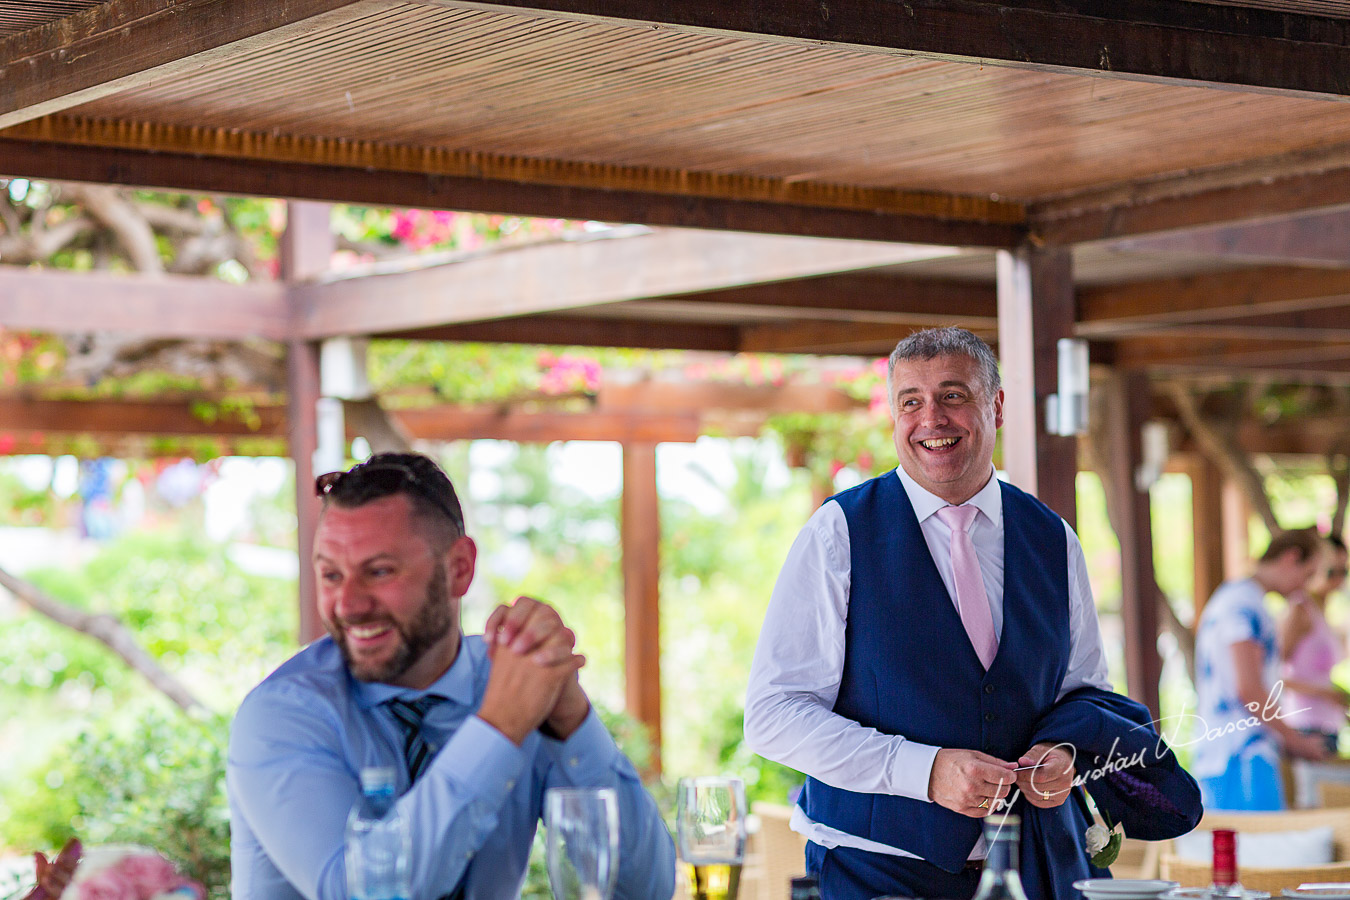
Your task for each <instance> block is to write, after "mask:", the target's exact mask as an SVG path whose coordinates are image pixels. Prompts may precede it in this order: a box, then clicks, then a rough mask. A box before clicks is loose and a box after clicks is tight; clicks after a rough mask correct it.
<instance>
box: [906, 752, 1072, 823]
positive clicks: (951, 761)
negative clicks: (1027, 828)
mask: <svg viewBox="0 0 1350 900" xmlns="http://www.w3.org/2000/svg"><path fill="white" fill-rule="evenodd" d="M1025 766H1036V768H1026V769H1023V771H1020V772H1019V771H1016V770H1017V769H1018V768H1019V767H1025ZM1075 775H1076V773H1075V772H1074V766H1073V748H1072V747H1069V746H1068V745H1065V744H1037V745H1035V746H1034V747H1032V748H1031V749H1030V750H1028V751H1027V752H1026V753H1025V754H1024V755H1022V756H1021V757H1020V758H1019V759H1018V760H1017V762H1007V761H1005V760H1001V759H998V758H997V757H994V756H990V755H989V754H987V753H980V752H978V751H976V750H954V749H942V750H939V751H938V752H937V756H936V757H935V758H934V760H933V771H932V774H931V775H930V776H929V781H928V797H929V799H931V800H932V801H933V802H934V803H937V804H938V805H940V806H945V807H946V808H947V809H950V810H952V811H954V812H958V813H961V815H963V816H970V817H972V818H976V819H981V818H984V817H985V816H987V815H989V814H990V813H991V812H996V811H998V810H1000V809H1002V808H1003V805H1004V804H1011V803H1012V801H1013V800H1015V799H1016V796H1015V795H1013V790H1014V788H1016V790H1017V792H1018V793H1020V794H1022V795H1023V796H1025V797H1026V798H1027V802H1028V803H1030V804H1031V805H1032V806H1036V807H1039V808H1041V809H1050V808H1053V807H1056V806H1059V805H1060V804H1061V803H1063V802H1064V801H1065V800H1066V799H1068V796H1069V790H1070V788H1072V787H1073V781H1074V777H1075ZM999 801H1003V803H1002V804H1001V803H1000V802H999Z"/></svg>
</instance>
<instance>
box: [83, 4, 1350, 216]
mask: <svg viewBox="0 0 1350 900" xmlns="http://www.w3.org/2000/svg"><path fill="white" fill-rule="evenodd" d="M1346 5H1347V6H1350V0H1348V2H1347V3H1346ZM1291 8H1292V6H1291ZM70 112H71V113H72V114H73V115H75V116H78V117H82V118H90V119H105V120H126V121H134V122H148V123H162V124H167V125H174V126H179V127H189V126H204V127H205V128H207V129H238V130H240V131H243V132H252V133H258V134H275V135H294V136H300V137H310V138H340V139H344V140H354V141H370V142H375V143H379V144H385V145H404V146H411V147H425V148H431V149H435V150H440V151H448V152H454V153H484V154H499V155H502V156H508V157H513V158H521V159H539V160H547V159H558V160H568V161H571V162H576V163H585V164H596V165H614V166H632V167H649V168H653V169H663V170H671V171H687V172H704V173H710V174H719V175H750V176H756V177H761V178H769V179H778V180H781V181H784V182H787V183H791V182H795V181H813V182H822V183H829V184H852V185H859V186H864V187H874V188H883V189H900V190H917V191H931V192H938V193H950V194H960V195H973V196H979V195H984V196H997V197H1001V198H1003V199H1006V200H1012V201H1018V202H1022V201H1029V200H1035V199H1039V198H1045V197H1049V196H1054V195H1057V194H1060V193H1067V192H1073V191H1079V190H1085V189H1090V188H1094V187H1099V186H1104V185H1111V184H1116V183H1121V182H1126V181H1130V180H1133V179H1139V178H1147V177H1153V176H1156V175H1158V174H1160V173H1176V172H1186V171H1191V170H1195V169H1200V168H1207V167H1217V166H1223V165H1228V164H1236V163H1241V162H1244V161H1246V160H1251V159H1262V158H1268V157H1277V156H1279V155H1281V154H1285V153H1289V152H1293V151H1306V150H1315V149H1324V148H1331V147H1339V146H1341V145H1350V105H1348V104H1339V103H1327V102H1323V101H1316V100H1302V99H1290V98H1284V97H1274V96H1267V95H1259V94H1246V93H1238V92H1229V91H1212V90H1207V89H1203V88H1183V87H1175V86H1168V85H1157V84H1145V83H1140V82H1132V81H1118V80H1106V79H1099V78H1088V77H1078V76H1070V75H1060V74H1047V73H1040V72H1032V71H1023V70H1014V69H1008V68H999V67H981V66H975V65H969V64H961V63H950V62H939V61H932V60H920V59H906V58H902V57H891V56H880V55H872V54H861V53H850V52H846V51H840V50H835V49H824V48H817V47H804V46H792V45H787V44H774V43H766V42H757V41H748V40H733V39H728V38H723V37H717V36H709V35H699V34H684V33H678V32H672V31H667V30H651V29H641V28H634V27H630V26H622V25H608V24H596V23H583V22H573V21H566V20H561V19H556V20H554V19H550V20H545V19H530V18H528V17H526V16H522V15H514V14H499V13H487V12H480V11H473V10H454V9H445V8H438V7H426V6H419V5H410V4H400V5H393V6H381V7H378V8H375V9H373V10H372V11H371V12H370V13H369V14H367V15H365V16H363V17H361V18H359V19H357V20H356V21H353V22H351V23H348V24H345V25H343V26H340V27H335V28H329V29H321V30H316V31H314V32H312V33H308V34H303V35H298V36H295V37H291V38H288V39H286V40H284V41H278V42H275V43H273V44H271V45H267V44H266V43H262V44H260V45H258V46H255V47H253V48H250V49H248V50H245V51H241V52H239V53H237V54H233V55H231V56H229V57H228V58H225V59H222V60H220V61H217V62H213V63H210V64H207V65H204V66H203V67H202V68H201V69H199V70H196V71H195V72H194V73H193V74H192V75H190V76H188V77H184V78H180V79H177V80H175V81H172V82H161V83H152V84H150V85H146V86H143V87H140V88H137V89H134V90H128V91H125V92H123V93H120V94H116V95H113V96H111V97H107V98H104V99H101V100H98V101H96V102H93V103H89V104H85V105H84V106H81V107H79V108H77V109H75V110H71V111H70Z"/></svg>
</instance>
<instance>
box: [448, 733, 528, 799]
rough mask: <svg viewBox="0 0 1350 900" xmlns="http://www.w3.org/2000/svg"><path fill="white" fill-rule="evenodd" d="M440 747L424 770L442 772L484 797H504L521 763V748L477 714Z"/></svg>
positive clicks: (513, 785)
mask: <svg viewBox="0 0 1350 900" xmlns="http://www.w3.org/2000/svg"><path fill="white" fill-rule="evenodd" d="M451 745H454V746H453V747H452V746H451ZM442 750H443V751H444V752H438V753H437V754H436V758H435V760H434V761H433V762H432V765H431V768H429V769H428V770H427V773H428V774H430V773H432V772H436V773H437V774H441V775H444V776H445V777H448V778H450V779H451V780H453V781H455V782H457V783H459V784H463V785H465V786H466V787H467V788H468V790H469V792H470V793H472V794H473V795H475V796H477V797H479V798H480V799H484V800H490V801H494V802H500V801H502V800H504V799H505V798H506V795H507V794H509V793H511V791H513V790H514V789H515V786H516V781H517V780H518V779H519V778H520V773H521V771H522V770H523V769H524V767H525V751H524V750H522V749H521V748H520V747H517V746H516V745H515V743H513V742H512V741H511V739H510V738H508V737H507V736H506V735H504V734H502V733H501V732H500V731H498V730H497V729H495V728H493V727H492V726H491V725H489V724H488V723H487V722H484V721H483V720H482V719H480V718H478V717H477V716H469V718H467V719H465V720H464V724H463V725H461V726H460V727H459V730H458V731H456V732H455V734H454V736H453V737H451V738H450V740H449V742H448V743H447V744H446V745H445V747H444V748H442Z"/></svg>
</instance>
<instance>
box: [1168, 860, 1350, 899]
mask: <svg viewBox="0 0 1350 900" xmlns="http://www.w3.org/2000/svg"><path fill="white" fill-rule="evenodd" d="M1212 874H1213V872H1212V870H1211V867H1210V864H1209V863H1207V862H1197V861H1195V860H1191V859H1181V858H1180V857H1176V856H1172V855H1170V854H1169V855H1166V856H1164V857H1163V858H1162V877H1163V878H1164V879H1166V880H1168V881H1176V882H1179V883H1180V884H1181V886H1182V887H1208V886H1209V883H1210V878H1211V876H1212ZM1238 877H1239V878H1240V879H1241V880H1242V886H1243V887H1245V888H1247V889H1248V890H1253V891H1269V892H1270V893H1271V894H1273V895H1275V896H1279V894H1280V891H1282V890H1284V889H1285V888H1296V887H1298V886H1299V885H1300V884H1306V883H1308V882H1336V883H1340V882H1346V881H1350V862H1338V863H1328V864H1327V865H1325V866H1307V867H1304V868H1297V869H1279V868H1270V867H1266V866H1244V867H1242V868H1241V869H1240V870H1239V872H1238Z"/></svg>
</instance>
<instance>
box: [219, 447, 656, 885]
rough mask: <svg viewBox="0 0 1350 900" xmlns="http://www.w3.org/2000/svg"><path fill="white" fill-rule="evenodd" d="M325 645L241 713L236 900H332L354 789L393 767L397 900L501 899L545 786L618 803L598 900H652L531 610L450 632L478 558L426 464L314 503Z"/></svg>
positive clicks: (628, 776)
mask: <svg viewBox="0 0 1350 900" xmlns="http://www.w3.org/2000/svg"><path fill="white" fill-rule="evenodd" d="M316 487H317V489H318V491H319V493H320V494H321V496H322V497H323V513H322V516H321V518H320V520H319V528H318V532H317V534H316V536H315V549H314V560H313V564H314V570H315V575H316V576H317V581H318V585H319V613H320V616H321V618H322V619H323V622H324V626H325V627H326V628H327V630H328V636H327V637H325V638H322V639H320V640H318V641H315V642H314V643H313V644H311V645H310V646H308V647H306V648H305V649H304V650H302V651H300V652H299V653H298V654H296V655H295V656H294V657H292V658H291V659H290V660H289V661H288V662H286V663H285V664H283V665H282V666H281V667H280V668H279V669H277V671H275V672H273V673H272V674H271V675H269V676H268V677H267V678H266V679H265V680H264V681H263V682H262V684H260V685H259V686H258V687H257V688H255V689H254V690H253V692H252V693H250V694H249V696H248V697H247V698H246V699H245V700H244V703H243V705H242V706H241V707H240V709H239V713H238V715H237V716H236V718H235V721H234V727H233V729H232V730H231V735H230V751H229V761H228V772H227V778H228V786H229V794H230V812H231V831H232V835H231V862H232V870H233V871H232V878H233V887H232V890H233V895H234V897H235V900H296V898H306V900H347V897H348V891H347V880H346V873H345V867H344V848H343V833H344V826H345V823H346V819H347V814H348V812H349V811H350V809H351V808H352V805H353V804H354V803H355V802H356V800H357V798H358V797H359V796H360V793H361V790H360V781H359V776H360V771H361V769H362V768H365V767H368V766H392V767H394V768H395V769H397V771H398V773H399V775H398V785H397V789H398V792H399V794H400V798H399V800H398V805H399V807H400V809H401V811H402V813H403V815H404V817H405V818H406V819H407V821H408V822H409V823H410V825H411V832H412V860H411V871H412V897H411V898H410V900H438V898H445V900H449V898H454V900H459V898H464V900H506V898H514V897H518V896H519V895H520V889H521V885H522V883H523V881H524V878H525V871H526V865H527V862H528V859H529V854H530V846H531V843H532V841H533V838H534V833H535V829H536V826H537V825H538V822H539V817H540V811H541V807H542V803H543V795H544V790H545V789H546V788H548V787H554V786H564V787H610V788H614V789H616V791H617V792H618V797H619V815H620V823H621V836H622V837H621V845H620V864H619V880H618V889H617V891H616V894H615V896H616V897H623V898H633V900H651V898H667V897H670V895H671V893H672V891H673V889H674V872H675V863H674V847H673V845H672V843H671V840H670V835H669V833H668V832H667V831H666V828H665V825H664V824H663V823H662V821H661V818H660V815H659V814H658V812H657V809H656V805H655V803H653V802H652V799H651V798H650V797H649V796H648V795H647V793H646V791H645V790H644V789H643V787H642V785H641V783H640V782H639V780H638V776H637V773H636V771H635V770H634V769H633V766H632V764H631V763H630V762H629V761H628V759H627V758H625V757H624V756H623V754H622V753H620V752H619V750H618V748H617V747H615V745H614V742H613V740H612V739H611V738H610V736H609V734H608V732H606V731H605V728H604V726H603V725H601V724H600V721H599V719H598V718H597V717H596V714H595V711H594V710H593V709H592V708H591V705H590V701H589V700H588V699H587V697H586V694H585V692H584V691H583V690H582V688H581V684H580V682H579V681H578V680H577V670H578V669H579V668H580V667H581V666H582V665H583V664H584V662H585V660H584V658H583V657H581V656H578V655H576V654H574V653H573V644H574V640H575V638H574V635H573V634H572V632H571V631H570V630H568V629H567V628H565V627H564V626H563V624H562V620H561V619H560V618H559V617H558V614H557V613H556V612H555V611H554V610H553V609H552V608H551V607H549V606H547V605H545V604H543V603H540V602H538V601H537V600H532V599H530V598H527V597H520V598H518V599H517V600H516V602H515V603H514V604H513V605H511V606H510V607H505V606H502V607H498V608H497V609H496V610H495V611H494V612H493V613H492V615H491V616H490V617H489V618H488V622H487V627H486V629H485V634H484V635H482V636H478V635H474V636H465V635H463V634H462V632H461V630H460V622H459V616H460V600H461V598H462V597H463V596H464V593H465V592H466V591H467V590H468V588H469V583H470V582H471V581H472V580H473V575H474V567H475V563H476V559H477V550H476V548H475V546H474V542H473V540H472V539H470V538H469V537H468V536H466V535H465V533H464V516H463V513H462V511H461V509H460V504H459V500H458V498H457V497H456V496H455V490H454V488H453V487H452V486H451V484H450V480H449V479H448V478H447V477H446V476H445V473H444V472H442V471H441V470H440V468H439V467H437V466H436V464H435V463H434V462H432V461H431V460H430V459H428V458H427V457H424V456H419V455H416V454H393V453H384V454H378V455H376V456H374V457H371V459H370V460H368V461H367V462H365V463H363V464H361V465H358V466H356V467H355V468H353V469H352V470H351V471H349V472H345V473H334V474H332V475H327V476H322V477H321V478H320V479H319V480H318V483H317V485H316Z"/></svg>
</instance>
